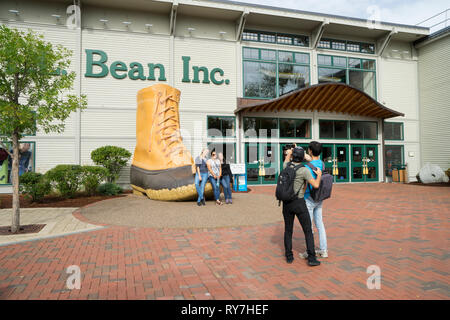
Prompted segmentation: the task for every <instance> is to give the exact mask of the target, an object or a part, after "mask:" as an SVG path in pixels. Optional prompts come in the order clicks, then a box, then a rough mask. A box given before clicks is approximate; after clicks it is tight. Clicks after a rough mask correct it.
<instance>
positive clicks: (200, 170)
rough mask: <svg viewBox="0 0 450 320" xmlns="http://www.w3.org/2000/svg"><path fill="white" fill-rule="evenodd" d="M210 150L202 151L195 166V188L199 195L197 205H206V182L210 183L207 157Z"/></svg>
mask: <svg viewBox="0 0 450 320" xmlns="http://www.w3.org/2000/svg"><path fill="white" fill-rule="evenodd" d="M208 152H209V151H208V149H207V148H205V149H203V150H202V152H201V153H200V155H199V156H198V157H197V158H195V166H196V173H195V188H196V189H197V193H198V199H197V205H198V206H201V205H203V206H204V205H206V202H205V197H204V193H205V185H206V182H208V167H207V165H206V161H207V159H206V156H207V155H208Z"/></svg>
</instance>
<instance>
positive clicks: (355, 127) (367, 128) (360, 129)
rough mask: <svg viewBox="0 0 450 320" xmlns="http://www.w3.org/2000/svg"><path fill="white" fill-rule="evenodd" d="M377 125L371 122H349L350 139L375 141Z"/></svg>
mask: <svg viewBox="0 0 450 320" xmlns="http://www.w3.org/2000/svg"><path fill="white" fill-rule="evenodd" d="M377 138H378V136H377V123H376V122H372V121H351V122H350V139H367V140H376V139H377Z"/></svg>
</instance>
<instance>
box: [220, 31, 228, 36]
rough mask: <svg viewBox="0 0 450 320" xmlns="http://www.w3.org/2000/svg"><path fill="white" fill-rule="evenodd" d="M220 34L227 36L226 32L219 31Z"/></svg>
mask: <svg viewBox="0 0 450 320" xmlns="http://www.w3.org/2000/svg"><path fill="white" fill-rule="evenodd" d="M219 33H220V34H221V35H222V36H223V35H225V34H227V32H226V31H219Z"/></svg>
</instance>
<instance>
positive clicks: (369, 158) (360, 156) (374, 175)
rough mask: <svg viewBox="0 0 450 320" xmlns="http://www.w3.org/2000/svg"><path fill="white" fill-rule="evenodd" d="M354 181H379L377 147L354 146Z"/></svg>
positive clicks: (367, 145)
mask: <svg viewBox="0 0 450 320" xmlns="http://www.w3.org/2000/svg"><path fill="white" fill-rule="evenodd" d="M352 181H354V182H358V181H360V182H362V181H378V146H377V145H372V144H365V145H364V144H353V145H352Z"/></svg>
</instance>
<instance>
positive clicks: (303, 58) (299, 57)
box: [294, 52, 309, 64]
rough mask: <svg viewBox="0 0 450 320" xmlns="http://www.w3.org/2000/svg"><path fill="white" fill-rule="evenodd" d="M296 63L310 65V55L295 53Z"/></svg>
mask: <svg viewBox="0 0 450 320" xmlns="http://www.w3.org/2000/svg"><path fill="white" fill-rule="evenodd" d="M294 57H295V62H296V63H306V64H309V54H307V53H297V52H296V53H294Z"/></svg>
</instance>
